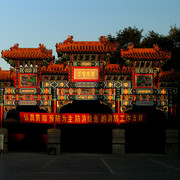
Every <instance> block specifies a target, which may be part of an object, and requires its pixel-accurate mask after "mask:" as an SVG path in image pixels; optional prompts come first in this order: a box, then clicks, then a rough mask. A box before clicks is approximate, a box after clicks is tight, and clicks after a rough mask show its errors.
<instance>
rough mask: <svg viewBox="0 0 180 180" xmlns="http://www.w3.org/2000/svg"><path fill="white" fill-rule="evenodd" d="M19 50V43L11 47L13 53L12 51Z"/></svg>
mask: <svg viewBox="0 0 180 180" xmlns="http://www.w3.org/2000/svg"><path fill="white" fill-rule="evenodd" d="M18 48H19V44H18V43H17V44H14V46H13V47H10V50H11V51H12V50H14V49H18Z"/></svg>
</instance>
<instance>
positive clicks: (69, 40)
mask: <svg viewBox="0 0 180 180" xmlns="http://www.w3.org/2000/svg"><path fill="white" fill-rule="evenodd" d="M73 42H74V41H73V36H70V35H69V36H68V38H67V39H66V40H65V41H64V43H63V44H70V43H73Z"/></svg>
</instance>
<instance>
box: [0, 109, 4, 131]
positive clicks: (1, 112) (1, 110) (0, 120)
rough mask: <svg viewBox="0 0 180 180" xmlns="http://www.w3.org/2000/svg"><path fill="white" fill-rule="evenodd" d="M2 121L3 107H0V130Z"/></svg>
mask: <svg viewBox="0 0 180 180" xmlns="http://www.w3.org/2000/svg"><path fill="white" fill-rule="evenodd" d="M3 121H4V106H0V128H2V127H3Z"/></svg>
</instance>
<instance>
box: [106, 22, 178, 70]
mask: <svg viewBox="0 0 180 180" xmlns="http://www.w3.org/2000/svg"><path fill="white" fill-rule="evenodd" d="M142 33H143V29H138V28H136V27H135V26H134V27H133V28H132V27H128V28H125V29H123V30H119V31H118V32H117V33H116V36H112V35H111V34H109V35H107V39H108V40H109V41H111V42H117V43H118V50H120V49H122V48H126V47H128V45H129V44H130V43H133V44H134V47H135V48H153V44H158V45H159V47H160V48H162V49H163V50H168V51H171V52H172V59H171V61H169V62H168V63H166V65H165V67H164V68H165V69H166V70H167V69H171V68H174V69H178V70H180V63H179V61H180V28H178V27H177V26H176V25H174V26H171V27H170V30H169V33H168V35H162V34H159V33H156V32H154V31H153V30H152V31H149V32H148V33H147V34H146V35H145V36H143V35H142ZM116 59H117V57H116ZM116 62H118V61H117V60H116Z"/></svg>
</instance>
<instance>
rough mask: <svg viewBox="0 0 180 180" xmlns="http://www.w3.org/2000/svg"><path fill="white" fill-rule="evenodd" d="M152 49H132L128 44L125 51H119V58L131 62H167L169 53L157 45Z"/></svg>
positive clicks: (169, 56)
mask: <svg viewBox="0 0 180 180" xmlns="http://www.w3.org/2000/svg"><path fill="white" fill-rule="evenodd" d="M153 46H154V48H134V45H133V44H130V45H129V47H128V48H127V49H121V56H122V57H124V58H126V59H131V60H167V59H171V52H169V51H163V50H161V49H160V48H159V46H158V45H157V44H155V45H153Z"/></svg>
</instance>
